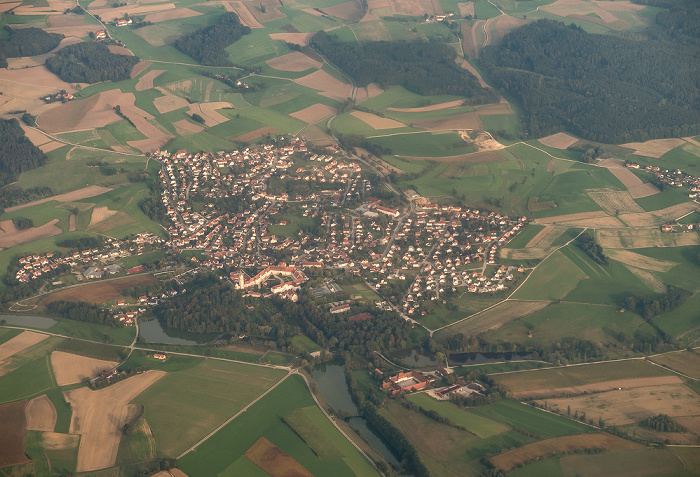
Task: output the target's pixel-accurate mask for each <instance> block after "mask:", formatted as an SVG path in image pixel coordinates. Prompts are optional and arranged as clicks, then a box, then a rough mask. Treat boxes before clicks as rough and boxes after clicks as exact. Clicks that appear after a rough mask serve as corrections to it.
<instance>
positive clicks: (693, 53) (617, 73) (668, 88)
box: [481, 20, 700, 144]
mask: <svg viewBox="0 0 700 477" xmlns="http://www.w3.org/2000/svg"><path fill="white" fill-rule="evenodd" d="M481 61H482V65H483V67H484V72H485V74H486V76H487V77H488V78H489V79H491V80H492V81H493V82H494V83H495V84H496V85H497V86H498V87H499V88H502V89H503V90H505V91H507V92H508V93H509V94H511V95H512V96H513V97H515V98H516V99H517V100H518V101H519V102H520V104H521V105H522V108H523V110H524V113H523V120H524V122H525V125H526V127H527V130H528V131H529V134H530V135H531V136H533V137H542V136H546V135H549V134H552V133H556V132H560V131H568V132H570V133H573V134H575V135H577V136H580V137H584V138H587V139H591V140H594V141H598V142H605V143H616V144H618V143H624V142H630V141H645V140H648V139H652V138H665V137H681V136H693V135H696V134H698V133H700V84H698V82H697V71H698V70H699V69H700V56H699V51H698V49H697V47H693V46H691V45H687V44H681V43H670V42H669V41H667V40H663V39H648V38H647V39H644V41H642V40H637V39H630V38H626V37H621V36H612V35H594V34H589V33H586V32H585V31H584V30H583V29H581V28H580V27H577V26H575V25H569V26H566V25H564V24H563V23H561V22H557V21H553V20H539V21H536V22H534V23H531V24H529V25H525V26H523V27H521V28H519V29H517V30H515V31H513V32H511V33H509V34H508V35H506V36H505V38H504V39H503V42H502V43H501V44H500V45H499V46H496V47H487V48H485V49H484V52H483V55H482V59H481Z"/></svg>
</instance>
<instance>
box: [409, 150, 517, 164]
mask: <svg viewBox="0 0 700 477" xmlns="http://www.w3.org/2000/svg"><path fill="white" fill-rule="evenodd" d="M398 157H403V158H404V159H408V160H410V161H426V160H431V161H435V162H446V163H452V162H458V163H462V164H475V163H481V162H503V161H505V160H506V159H505V158H504V157H503V156H501V155H500V154H498V153H497V152H494V151H483V152H472V153H470V154H460V155H459V156H444V157H418V156H398Z"/></svg>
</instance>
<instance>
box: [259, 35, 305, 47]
mask: <svg viewBox="0 0 700 477" xmlns="http://www.w3.org/2000/svg"><path fill="white" fill-rule="evenodd" d="M313 35H314V34H313V33H270V35H269V36H270V38H271V39H273V40H282V41H286V42H288V43H294V44H295V45H299V46H308V45H309V39H310V38H311V37H312V36H313Z"/></svg>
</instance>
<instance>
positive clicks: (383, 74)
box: [311, 31, 498, 104]
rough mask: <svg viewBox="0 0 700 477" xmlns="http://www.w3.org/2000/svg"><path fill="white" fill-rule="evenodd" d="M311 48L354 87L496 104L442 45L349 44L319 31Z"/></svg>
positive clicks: (491, 93)
mask: <svg viewBox="0 0 700 477" xmlns="http://www.w3.org/2000/svg"><path fill="white" fill-rule="evenodd" d="M311 46H312V47H314V48H315V49H316V50H318V51H319V52H320V53H321V54H323V55H324V56H325V57H326V58H328V59H329V60H330V61H331V62H332V63H334V64H335V65H337V66H338V67H339V68H340V69H341V70H343V71H344V72H345V73H347V74H348V75H349V76H350V77H351V78H352V79H353V80H354V81H355V83H356V84H357V86H367V85H368V84H370V83H378V84H379V85H380V86H381V87H382V88H387V87H389V86H393V85H401V86H403V87H404V88H406V89H407V90H409V91H412V92H414V93H417V94H421V95H425V96H429V95H438V94H453V95H457V96H464V97H465V98H469V99H468V102H469V103H470V104H483V103H491V102H497V101H498V96H497V95H496V93H495V92H494V91H493V90H491V89H486V88H482V87H481V85H480V84H479V81H478V80H477V79H476V77H475V76H474V75H472V74H471V73H469V72H468V71H467V70H465V69H462V68H460V67H459V66H458V65H457V63H455V60H456V58H457V52H456V51H455V50H454V48H452V47H451V46H449V45H446V44H444V43H423V42H406V41H369V42H363V43H360V44H354V43H353V44H351V43H342V42H340V41H338V40H337V38H336V37H334V36H332V35H329V34H327V33H326V32H323V31H320V32H318V33H316V35H314V36H313V38H312V39H311Z"/></svg>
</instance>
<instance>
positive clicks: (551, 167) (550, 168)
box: [547, 157, 557, 172]
mask: <svg viewBox="0 0 700 477" xmlns="http://www.w3.org/2000/svg"><path fill="white" fill-rule="evenodd" d="M556 163H557V158H556V157H553V158H551V159H550V160H549V162H548V163H547V172H553V171H554V165H555V164H556Z"/></svg>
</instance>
